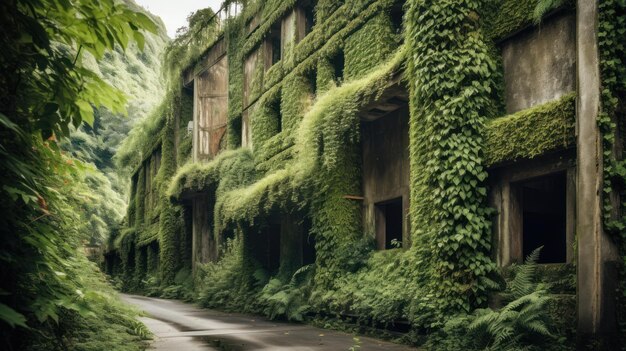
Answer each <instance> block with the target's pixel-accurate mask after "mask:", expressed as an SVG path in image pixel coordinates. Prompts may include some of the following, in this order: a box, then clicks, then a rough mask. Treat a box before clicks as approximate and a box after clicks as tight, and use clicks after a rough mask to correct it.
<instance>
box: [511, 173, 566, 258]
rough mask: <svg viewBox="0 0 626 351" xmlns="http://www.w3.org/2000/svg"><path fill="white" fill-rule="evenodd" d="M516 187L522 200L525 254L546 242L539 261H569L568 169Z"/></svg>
mask: <svg viewBox="0 0 626 351" xmlns="http://www.w3.org/2000/svg"><path fill="white" fill-rule="evenodd" d="M516 187H517V190H518V194H519V195H521V196H519V201H521V202H522V204H521V206H520V207H521V210H522V211H521V212H522V213H521V216H522V218H521V223H522V247H523V255H524V257H526V256H528V255H529V254H530V253H531V252H532V251H533V250H535V249H537V248H538V247H541V246H543V249H542V250H541V255H540V257H539V262H540V263H564V262H566V255H567V244H566V242H567V239H566V175H565V172H561V173H558V174H554V175H548V176H543V177H539V178H535V179H532V180H529V181H525V182H522V183H518V184H517V185H516Z"/></svg>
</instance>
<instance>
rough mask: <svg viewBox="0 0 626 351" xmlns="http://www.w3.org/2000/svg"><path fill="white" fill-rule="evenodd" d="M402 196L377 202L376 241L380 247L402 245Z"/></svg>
mask: <svg viewBox="0 0 626 351" xmlns="http://www.w3.org/2000/svg"><path fill="white" fill-rule="evenodd" d="M403 218H404V215H403V211H402V198H397V199H394V200H390V201H385V202H380V203H377V204H376V241H377V243H378V248H379V249H381V250H382V249H385V250H387V249H393V248H397V247H400V246H401V245H402V224H403Z"/></svg>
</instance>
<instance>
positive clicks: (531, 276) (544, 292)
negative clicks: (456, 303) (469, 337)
mask: <svg viewBox="0 0 626 351" xmlns="http://www.w3.org/2000/svg"><path fill="white" fill-rule="evenodd" d="M541 249H542V247H539V248H537V249H536V250H534V251H533V252H532V253H531V254H530V255H529V256H528V257H527V258H526V263H525V264H524V265H521V266H519V267H517V269H516V274H515V277H514V278H513V280H511V281H510V282H508V283H507V288H506V290H505V291H504V293H503V294H502V297H503V299H504V302H505V303H507V304H506V305H505V306H504V307H503V308H501V309H500V310H495V311H494V310H491V309H486V310H481V311H479V312H477V313H478V316H477V318H476V319H474V321H473V322H472V323H470V325H469V331H470V333H472V334H475V335H477V336H479V339H481V340H483V342H484V346H485V348H484V349H485V350H503V351H508V350H510V351H513V350H535V349H541V350H544V349H545V348H544V347H542V346H541V345H547V344H548V343H549V342H550V341H553V340H554V338H555V337H554V336H553V335H552V333H551V332H550V330H549V327H548V326H549V325H550V316H549V315H548V314H547V313H546V311H547V308H546V307H547V304H548V303H549V301H550V297H549V295H548V286H547V285H546V284H543V283H539V282H538V279H537V277H536V272H537V260H538V259H539V254H540V252H541Z"/></svg>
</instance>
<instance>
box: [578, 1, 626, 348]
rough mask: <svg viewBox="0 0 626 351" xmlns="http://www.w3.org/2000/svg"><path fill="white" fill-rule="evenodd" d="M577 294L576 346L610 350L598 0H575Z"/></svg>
mask: <svg viewBox="0 0 626 351" xmlns="http://www.w3.org/2000/svg"><path fill="white" fill-rule="evenodd" d="M576 9H577V10H576V11H577V16H576V41H577V76H578V82H577V90H578V99H577V106H576V123H577V125H576V127H577V172H576V173H577V174H576V175H577V178H578V180H577V183H578V184H577V188H578V189H577V191H576V194H577V201H576V231H577V234H578V262H577V263H578V265H577V269H578V272H577V278H578V279H577V284H578V287H577V290H578V291H577V298H578V303H577V305H578V349H579V350H587V349H590V348H593V349H594V350H613V349H617V348H614V347H615V346H616V345H611V343H612V342H613V341H615V340H614V339H616V335H617V322H616V318H615V297H614V293H615V289H614V285H615V282H616V280H617V277H616V276H615V274H616V271H615V270H614V269H612V268H611V267H612V264H611V262H612V261H613V259H614V255H615V247H614V244H613V243H612V242H611V240H610V238H608V237H607V236H606V235H605V233H604V231H603V226H602V177H603V175H602V171H603V169H602V165H603V160H602V136H601V134H600V130H599V128H598V124H597V118H598V113H599V111H600V66H599V62H600V61H599V52H598V0H577V5H576Z"/></svg>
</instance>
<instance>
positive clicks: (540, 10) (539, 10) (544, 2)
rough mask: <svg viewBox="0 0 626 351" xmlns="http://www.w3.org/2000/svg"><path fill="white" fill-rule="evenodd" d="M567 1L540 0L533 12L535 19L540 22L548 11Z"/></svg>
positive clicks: (536, 22)
mask: <svg viewBox="0 0 626 351" xmlns="http://www.w3.org/2000/svg"><path fill="white" fill-rule="evenodd" d="M565 1H566V0H539V1H538V2H537V6H535V11H534V13H533V21H534V22H535V24H539V23H540V22H541V19H542V18H543V16H544V15H545V14H546V13H548V12H550V11H551V10H554V9H556V8H558V7H560V6H562V5H563V4H565Z"/></svg>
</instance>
